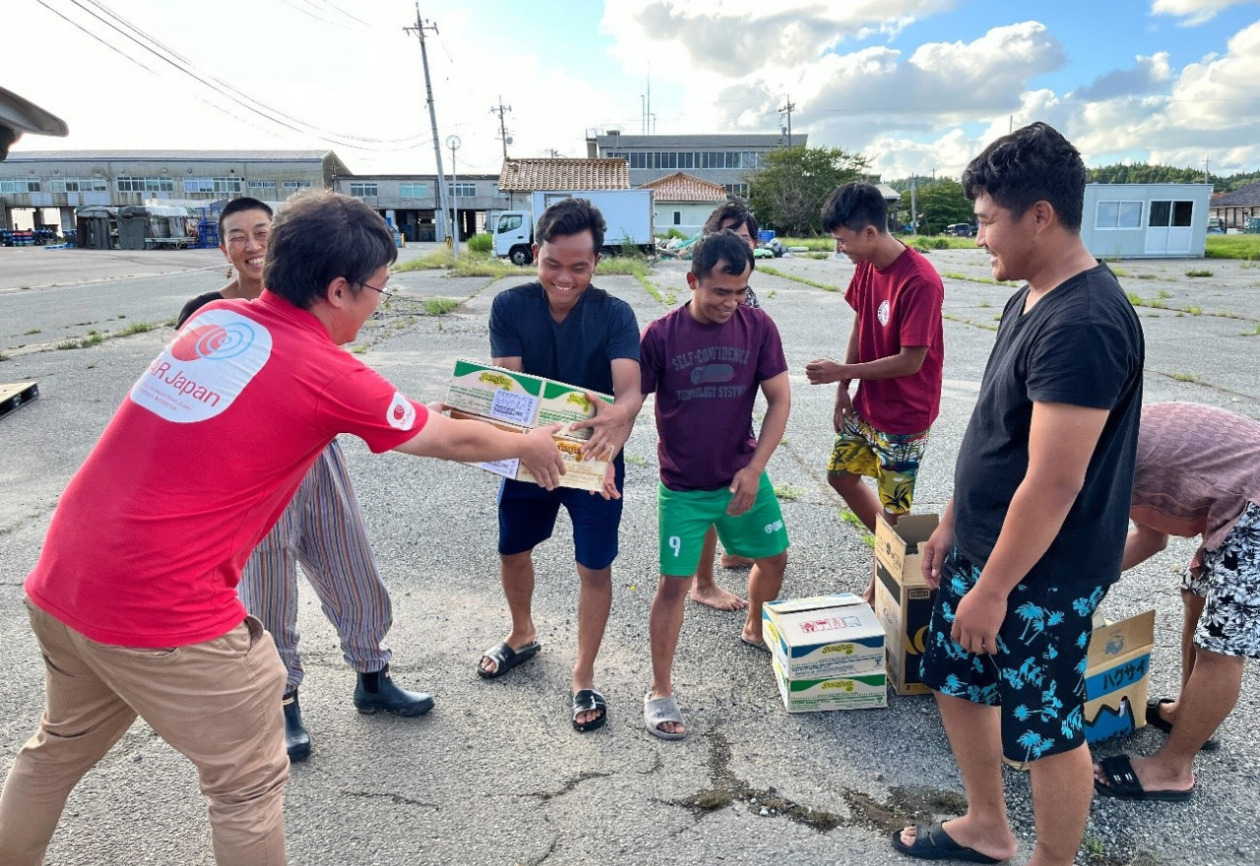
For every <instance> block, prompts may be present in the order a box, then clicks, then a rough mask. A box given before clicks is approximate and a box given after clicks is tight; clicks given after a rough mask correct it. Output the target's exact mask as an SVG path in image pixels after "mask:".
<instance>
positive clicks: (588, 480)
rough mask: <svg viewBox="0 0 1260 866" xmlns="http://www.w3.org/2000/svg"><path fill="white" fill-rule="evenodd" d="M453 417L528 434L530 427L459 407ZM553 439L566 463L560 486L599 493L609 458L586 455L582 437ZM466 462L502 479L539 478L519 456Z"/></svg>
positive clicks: (532, 480) (555, 436)
mask: <svg viewBox="0 0 1260 866" xmlns="http://www.w3.org/2000/svg"><path fill="white" fill-rule="evenodd" d="M451 417H452V418H455V419H467V420H472V421H480V422H482V423H485V424H493V425H494V426H495V427H498V428H499V429H500V430H506V431H507V432H509V433H520V434H522V435H523V434H525V433H528V432H529V429H530V428H528V427H522V426H520V425H518V424H508V423H506V422H504V421H494V420H491V419H489V418H482V417H479V416H477V415H473V414H471V413H469V412H461V411H460V410H458V409H452V410H451ZM552 438H553V439H555V441H556V449H557V450H558V451H559V452H560V459H561V461H563V463H564V474H563V475H561V476H560V486H561V487H573V488H575V489H577V490H591V491H596V492H598V491H599V490H600V489H601V488H602V487H603V486H604V476H605V474H607V472H608V461H607V460H596V459H595V458H593V457H586V456H584V455H583V454H582V443H581V441H580V440H575V439H570V438H568V437H566V436H563V435H561V434H559V433H557V434H555V435H554V436H552ZM466 465H468V466H476V467H477V468H478V469H484V470H486V471H487V472H489V473H492V474H494V475H499V476H502V477H503V478H510V479H512V480H513V481H527V482H530V483H534V482H536V481H537V479H536V478H534V476H533V475H531V474H530V471H529V470H528V469H526V468H525V466H524V465H523V464H522V463H521V461H520V460H518V459H516V458H509V459H506V460H494V461H488V462H485V463H468V464H466Z"/></svg>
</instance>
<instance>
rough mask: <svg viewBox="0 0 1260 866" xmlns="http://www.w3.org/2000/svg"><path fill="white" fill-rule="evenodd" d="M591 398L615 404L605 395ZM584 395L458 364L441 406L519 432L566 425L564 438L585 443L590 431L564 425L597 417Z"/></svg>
mask: <svg viewBox="0 0 1260 866" xmlns="http://www.w3.org/2000/svg"><path fill="white" fill-rule="evenodd" d="M591 393H594V394H596V396H597V397H598V398H599V399H601V400H604V401H606V402H608V403H611V402H613V398H612V397H611V396H609V395H607V394H598V393H596V392H593V391H592V392H591ZM586 395H587V390H586V389H585V388H578V387H576V386H574V385H566V384H565V383H563V382H556V381H554V380H552V379H545V378H543V377H542V376H531V375H530V374H528V373H518V372H517V371H515V370H507V369H504V368H503V367H495V366H493V365H491V364H482V363H480V362H478V361H469V360H465V359H459V360H457V361H456V362H455V369H454V371H453V372H452V373H451V380H450V383H449V384H448V385H447V389H446V399H445V400H444V402H445V403H446V405H448V406H450V407H451V408H452V409H455V410H458V411H460V412H464V413H467V414H469V415H475V416H477V417H478V418H485V419H489V420H492V421H502V422H505V423H507V424H512V425H515V426H518V427H538V426H540V425H543V424H564V425H566V428H565V430H564V436H565V437H566V438H569V439H580V440H583V441H585V440H587V439H590V438H591V431H590V430H589V429H582V430H569V429H568V427H567V425H569V424H571V423H573V422H575V421H585V420H587V419H589V418H591V417H593V416H594V415H595V406H594V404H593V403H592V402H591V399H590V398H589V397H587V396H586Z"/></svg>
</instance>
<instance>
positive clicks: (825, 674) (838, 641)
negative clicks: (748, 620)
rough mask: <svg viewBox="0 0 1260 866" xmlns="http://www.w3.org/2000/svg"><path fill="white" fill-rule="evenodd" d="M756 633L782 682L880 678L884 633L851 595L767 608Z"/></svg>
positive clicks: (784, 601)
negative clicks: (771, 655)
mask: <svg viewBox="0 0 1260 866" xmlns="http://www.w3.org/2000/svg"><path fill="white" fill-rule="evenodd" d="M761 627H762V631H763V632H764V634H765V640H766V644H767V645H768V646H769V647H770V650H771V652H773V653H774V656H775V659H776V660H777V662H778V665H779V667H780V668H781V669H782V670H783V672H784V674H785V676H786V677H787V678H788V679H802V678H810V679H819V678H823V679H826V678H829V677H833V676H841V675H847V674H851V673H871V672H878V673H879V674H880V675H881V676H882V675H883V673H884V627H883V626H881V625H880V624H879V621H878V620H877V619H876V618H875V613H874V612H873V611H872V610H871V609H870V607H869V606H868V605H866V604H865V603H864V602H863V601H862V599H861V598H859V597H858V596H856V595H853V594H851V593H843V594H837V595H821V596H815V597H813V598H797V599H782V600H779V601H771V602H767V603H766V604H765V605H763V606H762V610H761Z"/></svg>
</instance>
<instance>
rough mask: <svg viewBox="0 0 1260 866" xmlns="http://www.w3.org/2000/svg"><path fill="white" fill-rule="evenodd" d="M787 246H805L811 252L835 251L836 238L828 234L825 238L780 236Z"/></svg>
mask: <svg viewBox="0 0 1260 866" xmlns="http://www.w3.org/2000/svg"><path fill="white" fill-rule="evenodd" d="M779 242H780V243H782V244H783V245H784V246H785V247H804V248H805V249H806V250H807V251H809V252H811V253H834V252H835V251H836V239H835V238H833V237H831V236H830V235H828V236H827V237H825V238H779Z"/></svg>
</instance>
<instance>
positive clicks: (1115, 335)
mask: <svg viewBox="0 0 1260 866" xmlns="http://www.w3.org/2000/svg"><path fill="white" fill-rule="evenodd" d="M1027 299H1028V286H1024V287H1023V288H1022V289H1020V290H1019V291H1018V292H1016V293H1015V294H1014V295H1013V296H1012V297H1011V299H1010V301H1008V302H1007V304H1006V309H1005V310H1004V311H1003V313H1002V323H1001V325H1000V326H999V327H998V334H997V341H996V342H995V343H994V346H993V352H992V354H990V355H989V362H988V364H987V365H986V366H985V370H984V378H983V379H981V382H980V396H979V398H978V399H977V400H976V408H975V410H974V411H973V412H972V414H971V421H970V423H969V424H968V425H967V432H966V434H965V435H964V436H963V441H962V446H961V448H960V449H959V452H958V462H957V464H955V467H954V539H955V543H956V544H957V545H958V548H959V549H960V550H961V551H962V553H963V554H964V555H965V556H966V557H967V558H968V559H970V560H971V561H972V562H974V563H976V564H978V565H982V564H983V563H984V562H985V561H987V560H988V558H989V555H990V554H991V553H992V552H993V546H994V545H995V544H996V543H997V538H998V533H999V532H1001V531H1002V524H1003V523H1004V522H1005V520H1006V513H1007V510H1008V509H1009V507H1010V504H1011V498H1012V497H1013V496H1014V495H1015V490H1016V488H1017V487H1019V485H1020V484H1021V483H1022V482H1023V480H1024V476H1025V475H1027V473H1028V436H1029V430H1030V428H1031V426H1032V410H1033V403H1034V401H1035V402H1039V403H1067V404H1070V405H1073V406H1086V407H1090V408H1094V409H1106V410H1108V412H1109V416H1108V418H1107V422H1106V424H1105V425H1104V427H1103V431H1102V434H1101V436H1100V437H1099V440H1098V443H1097V445H1096V446H1095V447H1094V454H1093V456H1092V457H1091V458H1090V461H1089V466H1088V468H1087V469H1086V472H1085V483H1084V486H1083V487H1082V488H1081V492H1080V493H1079V494H1078V495H1077V497H1076V501H1075V502H1074V503H1073V504H1072V508H1071V509H1070V510H1069V511H1068V514H1067V517H1066V518H1065V519H1064V521H1063V526H1062V528H1061V529H1060V530H1059V534H1058V535H1057V536H1056V537H1055V539H1054V541H1053V542H1052V543H1051V545H1050V547H1049V549H1048V550H1047V551H1046V553H1045V555H1044V556H1042V558H1041V559H1040V560H1039V561H1038V562H1037V564H1036V565H1034V566H1033V568H1032V569H1031V570H1030V571H1029V572H1028V575H1027V576H1026V577H1025V582H1029V583H1032V584H1041V585H1056V586H1062V585H1080V584H1088V585H1092V586H1108V585H1110V584H1111V583H1113V582H1114V581H1115V580H1116V579H1117V578H1118V577H1119V576H1120V561H1121V558H1122V556H1123V553H1124V539H1125V535H1126V534H1127V532H1128V526H1129V503H1130V500H1131V499H1132V495H1133V464H1134V460H1135V457H1136V453H1137V435H1138V423H1139V420H1140V418H1141V414H1142V366H1143V363H1144V360H1145V344H1144V342H1143V339H1142V327H1141V324H1140V323H1139V322H1138V318H1137V314H1136V313H1135V312H1134V311H1133V305H1132V304H1130V303H1129V300H1128V298H1127V297H1126V296H1125V294H1124V292H1123V291H1122V290H1121V289H1120V285H1119V283H1117V282H1116V278H1115V276H1114V275H1113V274H1112V273H1111V271H1110V270H1109V269H1108V268H1107V266H1106V265H1102V264H1100V265H1097V266H1096V267H1093V268H1091V269H1089V270H1088V271H1084V272H1082V273H1080V274H1077V275H1076V276H1074V277H1072V278H1070V279H1068V280H1066V281H1065V282H1064V283H1062V284H1061V285H1060V286H1058V287H1057V288H1056V289H1054V290H1053V291H1052V292H1050V293H1049V294H1047V295H1045V296H1044V297H1042V298H1041V300H1040V301H1038V302H1037V304H1036V306H1034V307H1033V308H1032V309H1031V310H1029V311H1028V312H1024V304H1025V302H1026V301H1027Z"/></svg>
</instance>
